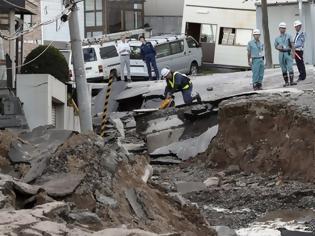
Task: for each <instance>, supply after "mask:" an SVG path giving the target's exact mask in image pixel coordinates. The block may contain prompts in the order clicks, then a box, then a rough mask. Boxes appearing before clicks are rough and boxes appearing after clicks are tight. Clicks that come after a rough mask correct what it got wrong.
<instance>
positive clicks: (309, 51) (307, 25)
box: [257, 3, 315, 65]
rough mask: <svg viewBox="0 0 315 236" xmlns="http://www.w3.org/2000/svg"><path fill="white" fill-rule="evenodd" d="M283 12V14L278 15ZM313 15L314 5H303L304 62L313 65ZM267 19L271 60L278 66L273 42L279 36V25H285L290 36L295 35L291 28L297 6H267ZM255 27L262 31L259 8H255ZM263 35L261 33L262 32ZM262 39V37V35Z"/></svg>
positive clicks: (295, 18) (295, 17)
mask: <svg viewBox="0 0 315 236" xmlns="http://www.w3.org/2000/svg"><path fill="white" fill-rule="evenodd" d="M279 12H283V14H279ZM313 14H315V10H314V4H313V5H311V4H309V3H305V4H304V6H303V15H304V19H302V21H303V22H304V25H303V31H305V32H306V44H305V62H306V63H309V64H314V63H315V61H314V48H313V47H314V31H315V30H314V22H313V21H314V16H313V20H312V15H313ZM268 17H269V31H270V42H271V46H272V49H273V50H272V60H273V64H275V65H278V64H279V59H278V51H277V50H276V49H274V47H273V45H274V40H275V38H276V37H277V36H278V35H279V29H278V26H279V23H280V22H286V23H287V32H288V33H289V34H290V35H291V36H292V38H293V39H294V36H295V34H296V31H295V29H294V27H293V23H294V21H295V20H297V19H298V18H299V9H298V4H289V5H271V6H268ZM257 27H258V28H260V29H262V13H261V7H259V6H258V7H257ZM262 34H263V32H262ZM262 39H263V35H262Z"/></svg>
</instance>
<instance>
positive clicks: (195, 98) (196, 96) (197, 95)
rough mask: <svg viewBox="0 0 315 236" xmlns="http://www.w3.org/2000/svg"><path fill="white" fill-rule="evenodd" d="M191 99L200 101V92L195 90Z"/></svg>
mask: <svg viewBox="0 0 315 236" xmlns="http://www.w3.org/2000/svg"><path fill="white" fill-rule="evenodd" d="M193 100H197V102H198V103H201V97H200V94H199V93H197V92H196V95H195V96H194V97H193Z"/></svg>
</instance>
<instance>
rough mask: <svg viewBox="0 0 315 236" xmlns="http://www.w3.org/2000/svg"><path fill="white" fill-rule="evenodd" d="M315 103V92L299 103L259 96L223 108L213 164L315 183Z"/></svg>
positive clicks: (210, 154) (211, 153) (209, 154)
mask: <svg viewBox="0 0 315 236" xmlns="http://www.w3.org/2000/svg"><path fill="white" fill-rule="evenodd" d="M313 99H314V97H313V94H310V93H305V94H303V95H299V96H296V97H293V98H292V97H283V96H280V95H273V96H271V95H269V96H263V95H256V96H250V97H244V98H238V99H231V100H229V101H226V102H224V103H222V104H221V107H220V111H219V127H220V128H219V133H218V135H217V137H216V138H215V140H214V142H213V143H212V144H211V145H210V147H209V150H208V152H207V157H208V161H207V162H208V164H211V162H215V163H216V164H217V165H218V167H222V168H223V167H226V166H229V165H232V164H237V165H239V166H240V168H241V169H242V170H243V171H245V172H247V173H250V172H255V173H260V174H264V173H266V174H278V172H280V173H279V174H280V175H283V176H284V177H285V178H288V179H295V180H297V179H299V180H302V181H313V182H314V180H315V171H314V167H315V146H314V145H315V129H314V127H315V116H314V110H315V109H314V105H313ZM301 104H303V105H301Z"/></svg>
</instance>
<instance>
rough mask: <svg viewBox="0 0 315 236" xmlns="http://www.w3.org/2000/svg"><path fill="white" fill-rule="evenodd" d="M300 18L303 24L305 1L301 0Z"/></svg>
mask: <svg viewBox="0 0 315 236" xmlns="http://www.w3.org/2000/svg"><path fill="white" fill-rule="evenodd" d="M299 17H300V20H301V21H302V22H303V0H299Z"/></svg>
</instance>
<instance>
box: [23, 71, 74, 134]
mask: <svg viewBox="0 0 315 236" xmlns="http://www.w3.org/2000/svg"><path fill="white" fill-rule="evenodd" d="M17 96H18V97H19V98H20V100H21V102H22V103H23V109H24V112H25V116H26V119H27V122H28V124H29V127H30V129H33V128H36V127H38V126H41V125H52V124H53V119H52V109H53V107H52V106H53V104H54V106H56V128H57V129H70V130H78V129H79V128H78V127H77V126H75V124H76V125H77V124H78V123H77V121H76V118H75V117H74V114H73V109H72V108H68V107H67V87H66V85H65V84H63V83H62V82H60V81H59V80H57V79H55V78H54V77H52V76H51V75H45V74H39V75H34V74H29V75H26V74H23V75H18V76H17Z"/></svg>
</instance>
